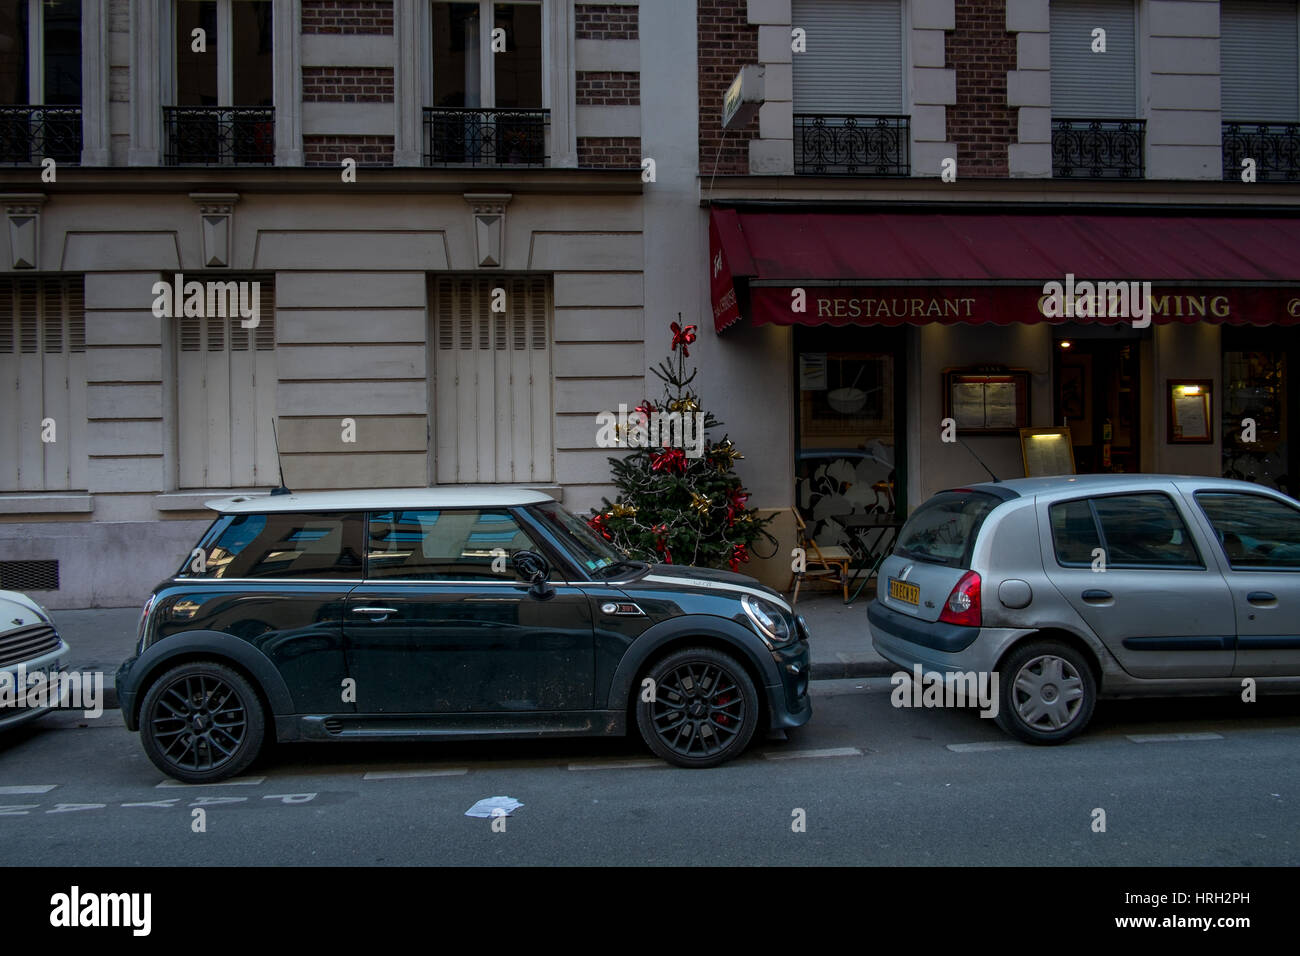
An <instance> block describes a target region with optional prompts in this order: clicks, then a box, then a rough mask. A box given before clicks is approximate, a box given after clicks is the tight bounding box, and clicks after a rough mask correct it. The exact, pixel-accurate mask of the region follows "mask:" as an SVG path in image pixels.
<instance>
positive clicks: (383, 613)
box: [352, 607, 397, 621]
mask: <svg viewBox="0 0 1300 956" xmlns="http://www.w3.org/2000/svg"><path fill="white" fill-rule="evenodd" d="M352 613H353V614H366V615H369V616H370V617H371V618H373V619H374V620H375V621H382V620H383V619H384V618H386V617H388V615H390V614H396V613H397V608H395V607H354V608H353V609H352Z"/></svg>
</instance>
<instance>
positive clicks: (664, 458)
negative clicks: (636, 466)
mask: <svg viewBox="0 0 1300 956" xmlns="http://www.w3.org/2000/svg"><path fill="white" fill-rule="evenodd" d="M650 468H651V470H652V471H665V470H666V471H679V472H684V471H686V452H684V451H682V449H680V448H669V449H668V450H667V451H664V452H661V453H660V454H658V455H654V456H652V457H651V459H650Z"/></svg>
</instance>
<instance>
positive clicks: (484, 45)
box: [418, 0, 556, 110]
mask: <svg viewBox="0 0 1300 956" xmlns="http://www.w3.org/2000/svg"><path fill="white" fill-rule="evenodd" d="M418 2H421V3H424V4H425V5H427V6H428V7H430V9H432V7H433V6H434V5H436V4H439V3H442V2H453V3H457V2H459V3H470V2H477V3H478V20H479V24H480V29H479V38H478V44H479V91H480V94H481V99H482V102H481V103H480V105H479V106H478V107H476V108H477V109H482V110H493V109H496V108H497V107H496V100H497V96H496V93H497V91H496V71H495V70H493V69H492V31H491V29H489V30H487V31H486V32H484V31H483V29H482V28H481V27H482V25H483V24H489V23H492V22H493V19H492V8H493V6H495V5H496V4H497V3H511V4H514V5H515V6H521V7H541V20H542V109H544V110H549V109H550V108H551V82H550V80H551V44H550V43H549V42H547V35H548V33H549V32H550V31H549V29H548V27H549V24H550V13H551V9H550V8H551V6H552V5H553V4H554V3H555V2H556V0H418ZM420 43H421V57H422V62H424V63H425V64H427V66H428V68H427V69H425V70H422V71H421V72H422V73H423V74H424V86H423V89H422V90H421V91H420V95H421V97H422V100H423V103H424V104H429V103H432V102H433V69H432V67H433V28H432V21H431V20H425V21H424V29H423V30H422V31H421V36H420ZM472 108H475V107H467V109H472Z"/></svg>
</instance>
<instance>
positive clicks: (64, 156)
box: [0, 106, 81, 166]
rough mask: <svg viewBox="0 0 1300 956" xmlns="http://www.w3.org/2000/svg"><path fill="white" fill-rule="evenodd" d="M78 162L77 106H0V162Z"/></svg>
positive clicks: (79, 159) (74, 163)
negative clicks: (51, 160)
mask: <svg viewBox="0 0 1300 956" xmlns="http://www.w3.org/2000/svg"><path fill="white" fill-rule="evenodd" d="M47 158H48V159H53V160H54V161H55V162H57V163H60V164H63V165H77V164H79V163H80V162H81V107H80V106H0V163H8V164H12V165H14V166H26V165H28V164H33V163H40V161H41V160H43V159H47Z"/></svg>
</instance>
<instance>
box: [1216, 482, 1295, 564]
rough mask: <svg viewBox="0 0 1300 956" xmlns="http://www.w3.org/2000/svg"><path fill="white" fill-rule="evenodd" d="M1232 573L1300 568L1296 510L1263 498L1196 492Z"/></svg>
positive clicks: (1274, 500)
mask: <svg viewBox="0 0 1300 956" xmlns="http://www.w3.org/2000/svg"><path fill="white" fill-rule="evenodd" d="M1196 501H1197V503H1198V504H1200V506H1201V510H1202V511H1204V512H1205V517H1206V518H1208V519H1209V521H1210V524H1211V525H1213V526H1214V533H1215V535H1216V536H1217V537H1218V539H1219V545H1220V546H1221V547H1222V548H1223V553H1224V556H1225V557H1227V559H1228V563H1229V564H1230V565H1232V569H1233V570H1234V571H1243V570H1245V571H1249V570H1251V569H1255V568H1261V569H1262V568H1269V569H1276V568H1286V569H1300V511H1298V510H1296V509H1295V508H1293V507H1291V506H1290V505H1286V504H1284V503H1282V502H1281V501H1277V500H1276V499H1273V498H1265V497H1264V496H1263V495H1243V494H1231V493H1227V492H1225V493H1219V492H1207V491H1202V492H1197V494H1196Z"/></svg>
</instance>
